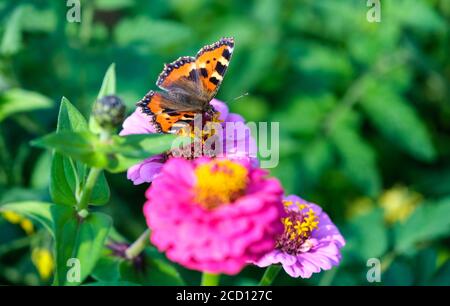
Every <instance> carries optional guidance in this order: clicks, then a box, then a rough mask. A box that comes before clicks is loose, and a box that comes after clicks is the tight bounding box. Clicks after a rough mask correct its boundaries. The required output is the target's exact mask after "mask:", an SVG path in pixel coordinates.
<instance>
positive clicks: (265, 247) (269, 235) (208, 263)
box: [144, 157, 284, 274]
mask: <svg viewBox="0 0 450 306" xmlns="http://www.w3.org/2000/svg"><path fill="white" fill-rule="evenodd" d="M266 175H267V172H266V171H264V170H262V169H260V168H256V167H253V166H252V165H251V163H250V162H249V161H248V160H247V161H246V160H229V159H225V158H215V159H210V158H206V157H202V158H199V159H196V160H192V161H189V160H186V159H182V158H171V159H169V160H168V161H167V162H166V163H165V165H164V167H163V169H162V171H161V175H159V176H158V177H157V178H156V179H155V180H154V181H153V183H152V185H151V186H150V188H149V189H148V190H147V193H146V196H147V202H146V203H145V205H144V215H145V217H146V220H147V224H148V226H149V228H150V229H151V230H152V234H151V242H152V243H153V244H154V245H155V246H156V247H157V248H158V249H159V250H160V251H163V252H166V255H167V257H168V258H169V259H170V260H172V261H174V262H177V263H179V264H181V265H183V266H185V267H187V268H189V269H194V270H199V271H204V272H209V273H225V274H236V273H238V272H239V271H241V269H242V268H243V267H244V266H245V265H246V264H248V263H249V262H251V261H256V260H259V259H260V258H261V257H262V256H263V255H264V254H266V253H267V252H269V251H270V250H272V249H273V248H274V246H275V241H276V237H278V236H279V235H280V234H281V233H282V232H283V226H282V224H281V223H280V218H281V217H282V215H283V213H284V210H283V204H282V193H283V190H282V188H281V185H280V183H279V182H278V180H276V179H274V178H267V177H266Z"/></svg>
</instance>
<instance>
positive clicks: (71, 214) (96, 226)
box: [52, 206, 112, 285]
mask: <svg viewBox="0 0 450 306" xmlns="http://www.w3.org/2000/svg"><path fill="white" fill-rule="evenodd" d="M52 218H53V220H54V228H53V231H54V234H55V249H56V271H55V279H54V284H55V285H79V284H81V283H82V282H83V281H84V279H86V277H88V276H89V274H90V273H91V271H92V269H94V267H95V264H96V263H97V259H98V258H99V257H100V254H101V252H102V249H103V244H104V242H105V240H106V237H107V235H108V232H109V230H110V227H111V225H112V220H111V218H110V217H109V216H107V215H105V214H103V213H97V212H95V213H90V214H89V215H88V216H87V217H86V218H84V219H81V218H79V216H78V215H77V214H76V213H75V211H74V210H73V209H70V208H66V207H64V206H53V207H52ZM71 258H76V259H77V260H78V261H79V267H80V275H79V282H78V281H73V280H72V279H71V278H70V276H72V277H75V279H76V275H71V271H70V268H71V267H72V265H71V264H70V259H71Z"/></svg>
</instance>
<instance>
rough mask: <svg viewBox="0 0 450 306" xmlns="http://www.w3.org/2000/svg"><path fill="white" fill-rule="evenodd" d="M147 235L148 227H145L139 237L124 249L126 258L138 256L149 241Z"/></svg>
mask: <svg viewBox="0 0 450 306" xmlns="http://www.w3.org/2000/svg"><path fill="white" fill-rule="evenodd" d="M149 236H150V229H147V230H146V231H145V232H143V233H142V234H141V235H140V236H139V238H138V239H137V240H136V241H135V242H133V244H132V245H130V246H129V247H128V249H126V251H125V255H126V256H127V258H128V259H133V258H136V257H137V256H139V254H141V252H142V251H143V250H144V249H145V247H146V246H147V244H148V242H149Z"/></svg>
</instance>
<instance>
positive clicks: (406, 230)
mask: <svg viewBox="0 0 450 306" xmlns="http://www.w3.org/2000/svg"><path fill="white" fill-rule="evenodd" d="M449 216H450V198H444V199H442V200H440V201H438V202H437V203H432V202H427V203H424V204H423V205H421V206H419V207H418V208H417V209H416V211H415V212H414V213H413V214H412V215H411V216H410V217H409V219H407V220H406V222H405V223H403V224H398V225H397V226H396V228H395V249H396V251H397V252H399V253H402V252H407V251H409V250H414V249H415V245H416V244H417V243H420V242H427V241H432V240H434V239H438V238H441V237H448V236H449V235H450V218H449Z"/></svg>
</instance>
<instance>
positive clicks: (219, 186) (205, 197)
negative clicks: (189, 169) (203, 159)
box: [195, 160, 248, 209]
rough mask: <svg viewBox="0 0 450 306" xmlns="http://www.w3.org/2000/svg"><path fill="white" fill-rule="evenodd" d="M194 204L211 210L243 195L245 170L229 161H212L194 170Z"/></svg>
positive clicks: (245, 180) (246, 178)
mask: <svg viewBox="0 0 450 306" xmlns="http://www.w3.org/2000/svg"><path fill="white" fill-rule="evenodd" d="M195 176H196V178H197V182H196V185H195V195H196V202H197V203H199V204H200V205H202V206H203V207H205V208H208V209H213V208H216V207H218V206H219V205H221V204H229V203H232V202H233V201H235V200H236V199H237V198H238V197H240V196H241V195H243V194H244V192H245V189H246V187H247V183H248V171H247V169H246V168H245V167H244V166H242V165H240V164H238V163H235V162H232V161H229V160H213V161H210V162H207V163H205V164H202V165H200V166H198V167H197V169H195Z"/></svg>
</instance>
